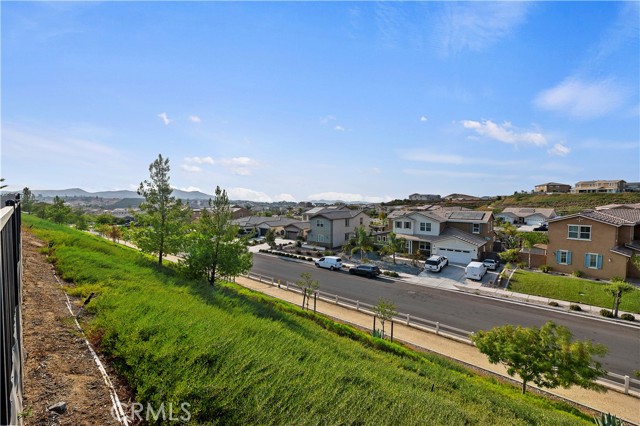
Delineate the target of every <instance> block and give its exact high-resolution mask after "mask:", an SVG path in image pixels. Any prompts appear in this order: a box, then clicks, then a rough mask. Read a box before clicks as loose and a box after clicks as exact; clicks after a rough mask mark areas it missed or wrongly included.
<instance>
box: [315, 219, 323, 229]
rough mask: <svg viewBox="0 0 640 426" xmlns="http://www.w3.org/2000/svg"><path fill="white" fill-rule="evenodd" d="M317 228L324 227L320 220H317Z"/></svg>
mask: <svg viewBox="0 0 640 426" xmlns="http://www.w3.org/2000/svg"><path fill="white" fill-rule="evenodd" d="M316 226H317V227H318V228H322V227H324V223H322V221H321V220H320V219H316Z"/></svg>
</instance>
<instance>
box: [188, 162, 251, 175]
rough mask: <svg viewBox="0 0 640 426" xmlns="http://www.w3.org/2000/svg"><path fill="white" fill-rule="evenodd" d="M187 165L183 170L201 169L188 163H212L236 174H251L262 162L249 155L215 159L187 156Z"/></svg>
mask: <svg viewBox="0 0 640 426" xmlns="http://www.w3.org/2000/svg"><path fill="white" fill-rule="evenodd" d="M184 161H185V163H187V165H183V166H182V167H183V170H185V171H191V170H189V168H191V169H193V170H195V169H198V170H197V171H201V170H200V168H199V167H191V166H188V164H210V165H219V166H222V167H224V168H226V169H228V170H229V171H230V172H231V173H233V174H234V175H240V176H250V175H251V174H252V172H253V169H254V168H256V167H260V162H258V161H256V160H254V159H252V158H249V157H233V158H221V159H214V158H212V157H186V158H185V159H184Z"/></svg>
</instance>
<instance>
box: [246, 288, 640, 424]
mask: <svg viewBox="0 0 640 426" xmlns="http://www.w3.org/2000/svg"><path fill="white" fill-rule="evenodd" d="M236 282H237V283H238V284H240V285H242V286H244V287H247V288H250V289H252V290H256V291H259V292H261V293H264V294H267V295H270V296H273V297H276V298H278V299H281V300H286V301H288V302H290V303H292V304H295V305H299V304H300V303H301V302H302V297H301V295H300V294H298V293H295V292H291V291H288V290H285V289H280V288H278V287H274V286H272V285H270V284H266V283H261V282H258V281H255V280H252V279H249V278H246V277H237V278H236ZM317 310H318V312H320V313H322V314H324V315H327V316H329V317H332V318H334V319H336V320H338V321H340V322H345V323H348V324H352V325H354V326H357V327H360V328H364V329H367V330H370V329H371V326H372V318H371V315H369V314H366V313H364V312H359V311H355V310H353V309H349V308H346V307H342V306H338V305H335V304H332V303H329V302H325V301H322V300H318V303H317ZM394 338H395V339H398V340H402V341H404V342H407V343H409V344H411V345H414V346H417V347H420V348H424V349H425V350H428V351H430V352H434V353H438V354H441V355H444V356H446V357H448V358H451V359H454V360H458V361H461V362H463V363H466V364H470V365H473V366H477V367H479V368H481V369H484V370H487V371H490V372H493V373H495V374H499V375H501V376H504V377H509V375H508V374H507V372H506V369H505V368H504V367H503V366H502V365H494V364H490V363H489V362H488V361H487V357H486V356H485V355H483V354H481V353H480V352H479V351H478V350H477V349H476V348H475V346H473V345H470V344H467V343H463V342H461V341H457V340H454V339H449V338H446V337H443V336H441V335H436V334H433V333H429V332H425V331H421V330H418V329H415V328H412V327H407V326H405V325H403V324H400V323H395V324H394ZM533 387H535V386H533ZM545 391H546V392H548V393H550V394H553V395H556V396H559V397H561V398H564V399H567V400H569V401H574V402H576V403H578V404H581V405H583V406H585V407H589V408H592V409H593V410H596V411H600V412H604V413H612V414H615V415H617V416H618V417H620V418H623V419H625V420H626V421H629V422H633V423H635V424H640V399H639V398H640V394H638V395H636V394H635V393H633V392H632V395H625V394H623V393H619V392H615V391H611V390H610V391H608V392H606V393H597V392H595V391H591V390H586V389H582V388H579V387H575V386H574V387H571V388H570V389H562V388H559V389H553V390H547V389H545Z"/></svg>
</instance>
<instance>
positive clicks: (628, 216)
mask: <svg viewBox="0 0 640 426" xmlns="http://www.w3.org/2000/svg"><path fill="white" fill-rule="evenodd" d="M574 217H585V218H589V219H593V220H597V221H598V222H603V223H607V224H609V225H613V226H625V225H638V224H640V209H607V210H586V211H584V212H582V213H576V214H572V215H569V216H561V217H557V218H555V219H551V220H550V222H556V221H559V220H564V219H570V218H574Z"/></svg>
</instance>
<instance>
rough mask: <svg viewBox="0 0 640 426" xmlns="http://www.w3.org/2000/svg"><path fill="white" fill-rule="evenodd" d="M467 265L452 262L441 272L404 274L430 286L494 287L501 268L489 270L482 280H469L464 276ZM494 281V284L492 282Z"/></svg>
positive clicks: (412, 279)
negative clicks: (416, 274) (414, 275)
mask: <svg viewBox="0 0 640 426" xmlns="http://www.w3.org/2000/svg"><path fill="white" fill-rule="evenodd" d="M465 267H466V265H461V264H455V263H450V264H449V265H447V266H446V267H445V268H444V269H443V270H442V271H440V272H427V271H423V272H421V273H420V274H419V275H418V276H417V277H406V276H403V278H405V279H406V280H407V281H410V282H413V283H414V284H420V285H425V286H430V287H440V288H450V289H457V288H460V287H467V288H474V287H493V283H495V282H496V280H497V279H498V274H499V273H500V270H501V268H498V269H497V270H496V271H487V273H486V274H485V276H484V277H483V278H482V281H474V280H469V279H466V278H465V277H464V268H465ZM490 283H492V284H490Z"/></svg>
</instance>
